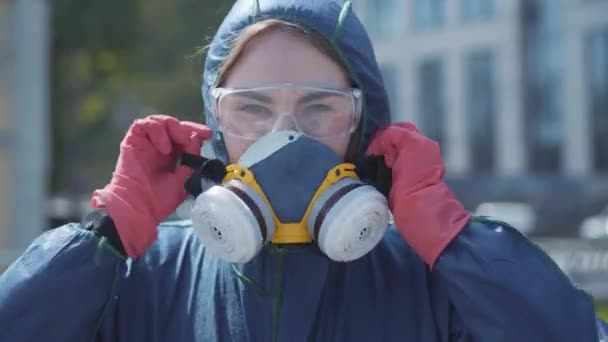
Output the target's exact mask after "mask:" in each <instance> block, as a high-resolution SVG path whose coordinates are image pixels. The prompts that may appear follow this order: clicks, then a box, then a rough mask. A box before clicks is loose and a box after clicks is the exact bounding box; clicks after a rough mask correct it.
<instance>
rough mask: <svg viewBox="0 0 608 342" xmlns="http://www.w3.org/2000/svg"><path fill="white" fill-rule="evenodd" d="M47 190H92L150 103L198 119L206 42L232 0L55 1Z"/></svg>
mask: <svg viewBox="0 0 608 342" xmlns="http://www.w3.org/2000/svg"><path fill="white" fill-rule="evenodd" d="M53 4H54V7H53V13H54V16H53V32H54V33H53V40H52V82H53V84H52V115H53V117H52V123H53V127H52V130H53V131H52V135H53V172H52V174H53V178H52V182H51V191H52V192H53V193H64V194H67V195H73V196H80V195H83V194H84V195H88V194H89V193H90V192H91V191H92V190H93V189H95V188H97V187H100V186H103V185H104V184H105V183H106V182H107V181H108V180H109V178H110V176H111V172H112V170H113V168H114V163H115V161H116V157H117V155H118V145H119V143H120V139H121V137H122V136H123V135H124V133H125V131H126V129H127V128H128V126H129V125H130V124H131V122H132V121H133V120H134V119H135V118H137V117H143V116H146V115H148V114H152V113H153V112H160V113H167V114H171V115H175V116H177V117H179V118H182V119H189V120H201V118H202V102H201V97H200V90H199V80H200V78H201V71H202V61H201V58H200V57H196V58H190V57H192V56H193V54H194V52H195V51H196V49H197V48H198V47H200V46H202V45H205V44H206V43H207V41H208V38H209V37H211V36H212V35H213V33H214V32H215V28H216V27H217V25H218V24H219V22H220V20H221V19H222V17H223V16H224V15H225V13H226V12H227V10H228V9H229V8H230V6H231V4H232V1H227V0H205V1H201V0H179V1H159V0H131V1H123V0H104V1H96V0H55V1H54V2H53Z"/></svg>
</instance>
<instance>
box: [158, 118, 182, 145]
mask: <svg viewBox="0 0 608 342" xmlns="http://www.w3.org/2000/svg"><path fill="white" fill-rule="evenodd" d="M149 118H150V120H153V121H156V122H158V123H159V124H160V125H163V126H164V127H165V129H166V130H167V133H168V134H169V138H170V139H171V141H172V142H173V143H175V144H178V145H187V144H188V143H189V142H190V132H188V131H186V130H184V129H183V128H182V127H181V125H180V122H179V120H178V119H176V118H174V117H172V116H168V115H151V116H150V117H149Z"/></svg>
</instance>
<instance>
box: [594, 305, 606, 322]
mask: <svg viewBox="0 0 608 342" xmlns="http://www.w3.org/2000/svg"><path fill="white" fill-rule="evenodd" d="M595 309H596V312H597V315H598V316H599V317H600V318H601V319H603V320H604V321H605V322H608V302H602V303H596V305H595Z"/></svg>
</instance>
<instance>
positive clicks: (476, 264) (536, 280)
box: [433, 218, 607, 342]
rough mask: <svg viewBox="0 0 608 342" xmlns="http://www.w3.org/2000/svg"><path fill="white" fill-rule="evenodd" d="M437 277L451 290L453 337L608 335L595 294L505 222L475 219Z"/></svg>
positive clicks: (445, 256)
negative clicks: (575, 283)
mask: <svg viewBox="0 0 608 342" xmlns="http://www.w3.org/2000/svg"><path fill="white" fill-rule="evenodd" d="M433 277H434V279H435V281H437V282H438V283H439V284H441V286H442V287H444V288H445V289H446V291H447V293H448V298H449V301H450V305H451V306H452V310H451V312H452V319H451V320H452V322H453V326H452V327H451V330H452V332H453V336H454V338H453V340H454V341H484V342H485V341H552V342H555V341H564V342H566V341H568V342H570V341H580V342H587V341H589V342H591V341H604V340H605V339H606V333H607V328H606V323H605V322H603V321H601V320H600V319H599V318H597V317H596V316H595V310H594V306H593V299H592V298H591V297H590V296H589V295H588V294H586V293H585V292H583V291H582V290H580V289H579V288H577V287H576V286H574V285H573V284H572V283H571V282H570V280H569V279H568V277H567V276H566V275H565V274H564V273H563V272H562V271H561V270H560V269H559V268H558V266H557V265H556V264H555V263H554V262H553V260H552V259H551V258H549V256H547V255H546V254H545V253H544V252H543V251H542V250H541V249H540V248H538V247H537V246H536V245H534V244H533V243H532V242H530V241H529V240H528V239H526V238H525V237H524V236H523V235H522V234H521V233H519V232H518V231H517V230H515V229H514V228H512V227H511V226H509V225H507V224H505V223H502V222H496V221H491V220H488V219H483V218H474V219H472V220H471V221H470V222H469V223H468V224H467V226H466V227H465V229H463V230H462V231H461V232H460V233H459V235H458V236H457V237H456V238H455V239H454V240H453V241H452V242H451V243H450V245H449V246H448V247H447V248H446V249H445V250H444V252H443V253H442V255H441V256H440V257H439V259H438V262H437V263H436V264H435V268H434V270H433ZM602 336H603V338H604V340H602V339H601V338H602Z"/></svg>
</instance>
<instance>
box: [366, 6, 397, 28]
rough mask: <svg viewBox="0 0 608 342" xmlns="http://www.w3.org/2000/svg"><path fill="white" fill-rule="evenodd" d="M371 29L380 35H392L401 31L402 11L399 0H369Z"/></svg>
mask: <svg viewBox="0 0 608 342" xmlns="http://www.w3.org/2000/svg"><path fill="white" fill-rule="evenodd" d="M367 6H368V7H367V8H368V13H370V15H369V25H370V27H369V28H370V31H371V32H372V33H373V34H375V35H379V36H390V35H392V34H395V33H396V32H398V31H399V29H400V27H399V24H400V21H401V18H402V16H401V13H400V11H399V10H398V8H399V3H398V1H397V0H380V1H368V3H367Z"/></svg>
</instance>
